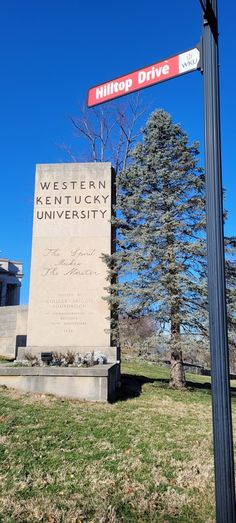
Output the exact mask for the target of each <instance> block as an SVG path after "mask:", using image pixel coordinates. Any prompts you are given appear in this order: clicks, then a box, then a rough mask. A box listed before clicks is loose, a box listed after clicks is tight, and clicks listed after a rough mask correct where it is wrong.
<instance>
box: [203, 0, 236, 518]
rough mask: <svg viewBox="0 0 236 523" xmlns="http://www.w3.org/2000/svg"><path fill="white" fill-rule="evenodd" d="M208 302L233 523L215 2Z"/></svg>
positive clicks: (220, 457)
mask: <svg viewBox="0 0 236 523" xmlns="http://www.w3.org/2000/svg"><path fill="white" fill-rule="evenodd" d="M203 70H204V113H205V164H206V204H207V242H208V247H207V248H208V300H209V329H210V347H211V380H212V412H213V440H214V460H215V492H216V521H217V523H235V522H236V515H235V485H234V457H233V437H232V413H231V400H230V382H229V356H228V339H227V313H226V300H225V270H224V233H223V202H222V173H221V142H220V101H219V71H218V27H217V0H208V1H207V2H206V10H205V14H204V28H203Z"/></svg>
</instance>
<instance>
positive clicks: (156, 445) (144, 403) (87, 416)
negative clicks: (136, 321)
mask: <svg viewBox="0 0 236 523" xmlns="http://www.w3.org/2000/svg"><path fill="white" fill-rule="evenodd" d="M122 370H123V384H124V386H123V392H122V397H121V399H120V400H119V401H118V402H117V403H114V404H112V405H106V404H95V403H86V402H80V401H74V400H64V399H58V398H55V397H53V396H42V395H32V394H23V393H22V394H21V393H19V392H16V391H13V390H10V389H6V388H0V422H1V423H0V456H1V469H0V522H4V523H15V522H17V523H18V522H21V523H28V522H40V521H43V522H49V523H58V522H61V523H79V522H87V523H89V522H91V523H92V522H94V523H98V522H100V523H116V522H127V523H132V522H140V523H145V522H150V523H151V522H152V523H155V522H160V523H174V522H181V523H210V522H214V490H213V460H212V446H211V397H210V390H209V378H207V377H199V376H194V375H188V379H189V380H191V382H192V387H193V382H194V384H195V387H193V388H192V390H188V391H185V392H179V391H173V390H169V389H168V385H167V382H166V380H167V378H168V371H167V370H166V369H164V368H158V367H157V366H154V365H149V364H141V363H137V362H136V363H135V362H132V363H124V364H123V369H122ZM233 403H234V402H233ZM235 409H236V404H235V403H234V404H233V410H234V412H235ZM235 419H236V418H235Z"/></svg>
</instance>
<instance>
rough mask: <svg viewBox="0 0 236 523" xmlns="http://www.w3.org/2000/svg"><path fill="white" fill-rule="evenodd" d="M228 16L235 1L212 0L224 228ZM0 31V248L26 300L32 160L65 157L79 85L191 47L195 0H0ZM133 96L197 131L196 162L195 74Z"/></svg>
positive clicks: (230, 82) (235, 110)
mask: <svg viewBox="0 0 236 523" xmlns="http://www.w3.org/2000/svg"><path fill="white" fill-rule="evenodd" d="M226 4H227V5H226ZM235 19H236V3H235V1H234V0H228V1H227V3H224V2H223V0H219V30H220V79H221V124H222V158H223V184H224V187H225V189H226V194H227V198H226V207H227V209H228V211H229V219H228V221H227V224H226V233H227V234H235V232H236V231H235V217H236V213H235V205H234V201H235V189H236V185H235V166H234V163H235V148H236V132H235V121H236V103H235V94H234V93H235V80H236V79H235V76H236V72H235V68H234V61H235V54H236V40H235ZM0 35H1V36H0V40H1V44H0V63H1V97H0V115H1V131H0V132H1V136H0V147H1V204H0V219H1V225H2V226H1V241H0V250H1V251H2V252H1V256H2V257H6V258H10V259H15V260H16V259H20V260H22V261H23V265H24V273H25V276H24V282H23V287H22V299H21V301H22V303H27V301H28V287H29V273H30V256H31V237H32V212H33V190H34V175H35V165H36V163H57V162H61V161H65V159H66V158H65V155H64V153H63V150H62V148H61V147H60V144H62V143H66V144H68V146H71V147H72V148H73V149H74V150H75V151H76V150H79V148H80V143H79V141H78V139H77V138H76V137H75V134H74V130H73V128H72V125H71V123H70V120H69V115H75V116H76V114H77V113H78V110H79V108H80V107H81V105H82V104H83V103H84V102H85V99H86V92H87V89H88V88H89V87H91V86H93V85H95V84H98V83H100V82H101V83H102V82H104V81H106V80H108V79H111V78H113V77H117V76H119V75H123V74H125V73H128V72H130V71H132V70H135V69H138V68H142V67H143V66H145V65H148V64H151V63H153V62H156V61H158V60H159V59H160V60H161V59H162V58H167V57H168V56H171V55H172V54H176V53H178V52H181V51H184V50H186V49H188V48H190V47H194V46H195V45H196V44H197V43H198V42H199V40H200V36H201V7H200V2H199V0H179V1H176V0H169V1H168V2H167V1H166V2H162V1H156V0H147V1H146V2H141V1H139V0H135V1H134V0H130V1H129V2H127V0H126V1H124V0H120V1H119V2H117V3H111V2H110V1H107V0H103V1H102V2H99V1H98V0H97V1H95V0H90V2H84V1H81V0H34V1H33V2H32V1H31V2H30V1H29V0H22V1H21V2H19V1H18V0H9V1H8V2H2V3H1V22H0ZM142 99H143V101H144V103H145V104H146V103H147V104H148V105H149V107H150V110H153V109H155V108H157V107H161V108H163V109H165V110H166V111H168V112H169V113H170V114H171V115H172V116H173V120H174V121H176V122H179V123H181V125H182V126H183V128H184V130H185V131H186V132H187V133H188V135H189V137H190V140H193V139H194V140H195V139H196V140H199V141H200V143H201V151H202V158H201V161H202V164H203V162H204V156H203V136H204V134H203V132H204V131H203V79H202V77H201V74H200V73H199V72H198V71H197V72H194V73H190V74H189V75H186V76H184V77H182V78H178V79H174V80H171V81H169V82H165V83H163V84H159V85H157V86H154V87H151V88H149V89H145V90H144V91H143V92H142ZM67 160H68V158H67Z"/></svg>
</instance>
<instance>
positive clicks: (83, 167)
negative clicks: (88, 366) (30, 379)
mask: <svg viewBox="0 0 236 523" xmlns="http://www.w3.org/2000/svg"><path fill="white" fill-rule="evenodd" d="M112 179H113V172H112V167H111V164H110V163H72V164H70V163H65V164H49V165H38V166H37V169H36V181H35V200H34V223H33V243H32V261H31V279H30V299H29V317H28V332H27V350H30V349H31V350H33V351H34V352H42V351H44V350H54V351H55V350H58V351H60V350H63V351H65V350H68V349H70V348H72V349H73V350H75V349H77V350H78V352H80V351H81V352H83V351H87V350H88V348H89V349H90V350H91V348H94V350H95V349H97V348H99V349H103V351H104V352H105V353H106V352H107V354H108V357H109V359H110V360H111V361H115V360H116V354H115V348H111V342H110V332H109V329H110V324H109V317H110V311H109V307H108V303H107V302H106V300H104V297H105V295H106V290H105V287H107V286H108V282H107V280H106V277H107V268H106V264H105V263H104V262H103V261H102V259H101V255H102V253H105V254H110V253H111V250H112V234H111V223H110V220H111V213H112V194H113V190H112Z"/></svg>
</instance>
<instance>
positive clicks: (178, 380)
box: [169, 349, 186, 389]
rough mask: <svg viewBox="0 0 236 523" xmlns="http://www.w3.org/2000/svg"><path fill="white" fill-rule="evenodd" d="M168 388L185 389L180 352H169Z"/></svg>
mask: <svg viewBox="0 0 236 523" xmlns="http://www.w3.org/2000/svg"><path fill="white" fill-rule="evenodd" d="M169 386H170V387H172V388H174V389H184V388H185V387H186V381H185V372H184V366H183V358H182V351H181V350H177V349H175V350H172V351H171V370H170V382H169Z"/></svg>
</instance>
